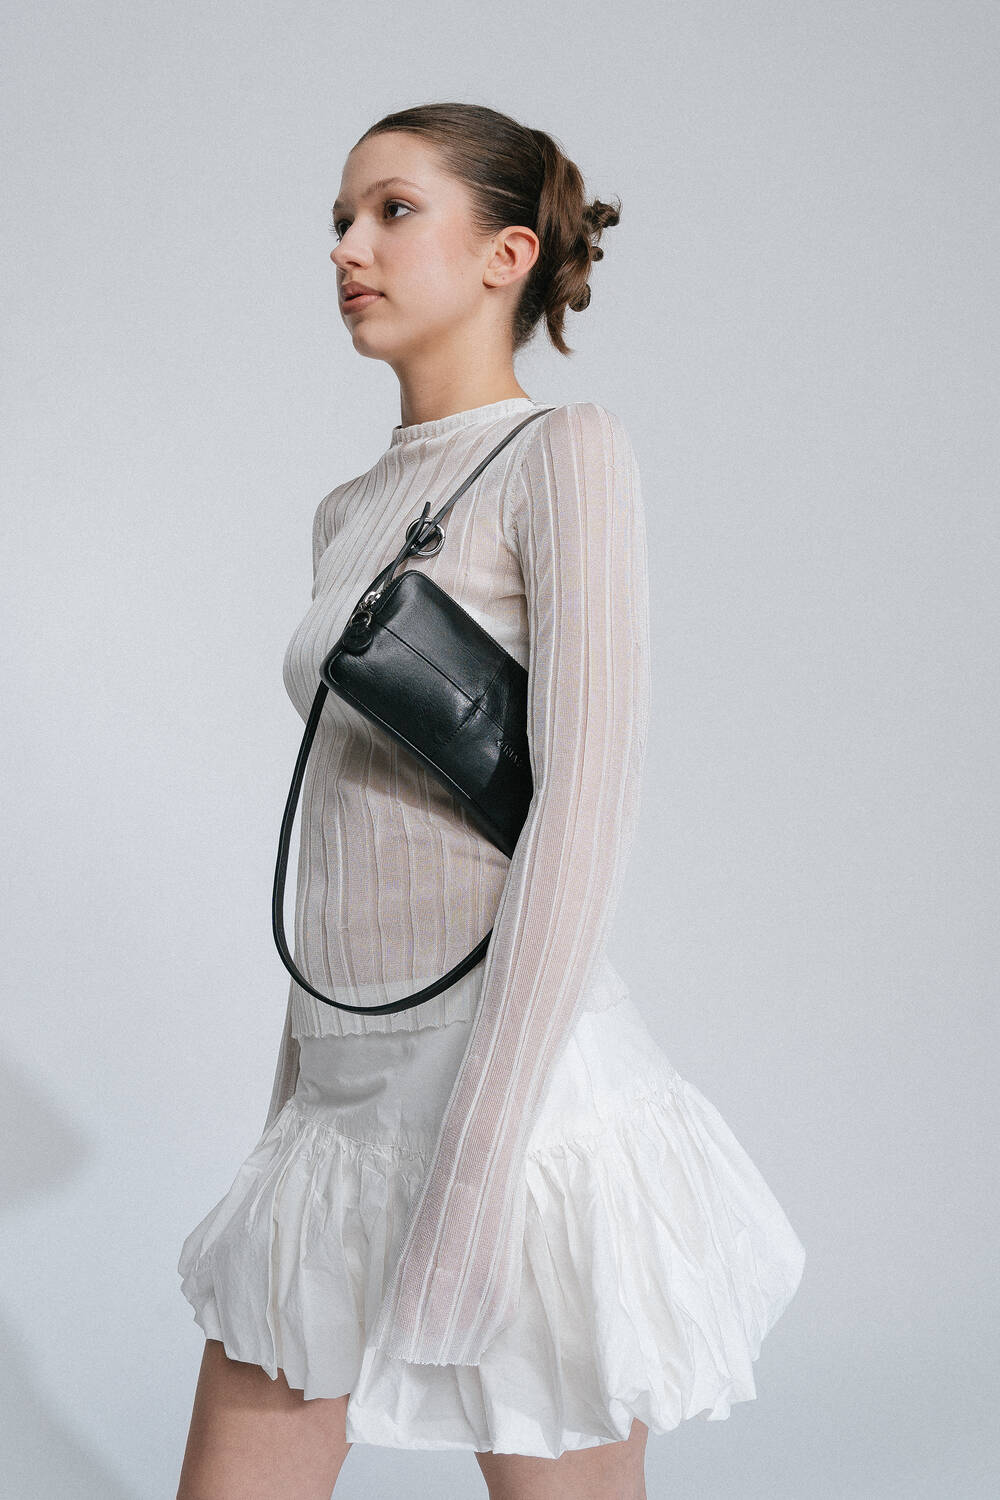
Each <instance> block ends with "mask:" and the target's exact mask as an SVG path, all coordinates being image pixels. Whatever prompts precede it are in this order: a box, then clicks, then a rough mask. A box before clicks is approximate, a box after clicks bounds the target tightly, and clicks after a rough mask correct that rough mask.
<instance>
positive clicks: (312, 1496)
mask: <svg viewBox="0 0 1000 1500" xmlns="http://www.w3.org/2000/svg"><path fill="white" fill-rule="evenodd" d="M349 1399H350V1398H349V1397H348V1396H337V1397H332V1398H330V1399H329V1400H327V1399H325V1398H322V1397H320V1398H319V1399H316V1400H312V1401H306V1400H305V1399H304V1398H303V1395H302V1392H301V1391H293V1390H291V1389H290V1388H289V1385H288V1382H287V1381H286V1379H285V1376H284V1373H283V1371H281V1370H279V1371H278V1378H277V1380H272V1379H271V1377H270V1376H269V1375H268V1373H267V1371H266V1370H262V1369H261V1367H260V1366H259V1365H250V1364H243V1363H242V1362H241V1361H238V1360H235V1359H230V1358H229V1356H228V1354H227V1353H226V1351H225V1349H224V1348H223V1346H222V1344H221V1342H220V1341H219V1340H218V1339H206V1340H205V1352H204V1354H203V1356H202V1361H201V1371H200V1373H199V1376H198V1385H197V1388H196V1390H195V1396H194V1411H193V1413H192V1416H191V1428H190V1431H189V1433H188V1440H187V1448H186V1450H185V1453H184V1463H183V1465H182V1467H181V1477H180V1480H179V1484H178V1489H177V1500H330V1495H331V1493H332V1491H333V1486H334V1483H335V1482H336V1479H337V1475H338V1474H339V1473H340V1470H341V1468H342V1467H343V1463H344V1459H345V1458H346V1457H347V1454H348V1450H349V1449H350V1447H351V1444H350V1443H349V1442H347V1439H346V1436H345V1434H346V1413H347V1403H348V1400H349Z"/></svg>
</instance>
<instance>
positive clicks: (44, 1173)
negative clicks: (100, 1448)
mask: <svg viewBox="0 0 1000 1500" xmlns="http://www.w3.org/2000/svg"><path fill="white" fill-rule="evenodd" d="M29 1129H30V1140H29V1139H28V1138H27V1131H28V1130H29ZM89 1152H90V1148H89V1146H88V1144H87V1141H86V1138H85V1137H84V1136H83V1135H82V1134H81V1133H80V1132H79V1131H78V1130H76V1129H74V1127H73V1126H72V1125H71V1124H70V1123H68V1122H67V1120H66V1119H65V1117H64V1116H62V1115H59V1114H58V1113H56V1111H54V1110H53V1108H52V1104H51V1101H50V1099H49V1098H47V1097H46V1095H44V1094H43V1093H41V1091H39V1090H37V1089H35V1088H34V1087H33V1086H32V1084H31V1082H30V1080H29V1079H28V1078H27V1077H26V1075H24V1074H23V1073H21V1072H20V1071H17V1070H15V1069H13V1068H12V1067H11V1065H10V1061H9V1059H5V1060H4V1062H3V1064H2V1065H0V1201H2V1202H3V1204H4V1206H5V1207H6V1208H7V1209H8V1210H10V1209H12V1208H21V1207H23V1206H24V1205H25V1204H27V1203H28V1202H29V1201H30V1200H31V1199H32V1198H35V1197H48V1196H49V1195H50V1194H51V1192H52V1191H53V1189H58V1188H59V1187H60V1186H61V1185H62V1184H63V1183H65V1182H67V1181H70V1180H72V1178H73V1177H75V1176H76V1174H77V1172H78V1171H79V1170H80V1168H81V1166H82V1164H83V1163H84V1161H85V1160H86V1159H87V1156H88V1155H89ZM7 1264H8V1271H7V1275H8V1276H10V1275H16V1274H17V1263H16V1260H15V1259H14V1258H13V1257H11V1256H8V1262H7ZM0 1348H2V1349H3V1359H2V1360H0V1412H2V1414H3V1415H2V1417H0V1423H2V1426H3V1434H4V1464H3V1493H4V1494H5V1495H10V1496H12V1497H13V1496H24V1497H27V1496H29V1495H42V1494H45V1495H72V1496H74V1500H129V1493H128V1491H127V1490H126V1489H125V1487H124V1486H123V1485H122V1483H121V1481H120V1480H119V1479H118V1478H117V1477H116V1476H115V1475H114V1474H112V1473H110V1472H109V1471H108V1469H107V1468H106V1466H105V1465H104V1463H103V1462H102V1460H101V1459H100V1457H98V1455H96V1454H95V1453H94V1452H92V1451H91V1449H90V1448H88V1447H87V1445H86V1443H85V1441H84V1440H83V1439H82V1438H81V1436H80V1434H79V1433H77V1432H74V1431H73V1429H72V1428H71V1427H69V1426H68V1425H67V1424H66V1423H65V1421H64V1420H63V1419H62V1417H61V1416H60V1414H59V1413H58V1412H57V1411H55V1410H54V1409H53V1407H52V1405H51V1402H50V1401H49V1400H48V1398H47V1397H46V1396H45V1394H44V1393H43V1392H42V1390H41V1389H40V1387H39V1385H38V1383H37V1381H36V1379H35V1375H34V1372H33V1370H32V1355H31V1347H30V1343H29V1340H28V1339H27V1338H26V1337H25V1336H24V1335H23V1334H22V1332H21V1330H20V1329H19V1328H16V1327H14V1325H13V1324H11V1323H10V1322H9V1321H8V1319H7V1318H6V1317H5V1316H4V1315H3V1314H2V1313H0Z"/></svg>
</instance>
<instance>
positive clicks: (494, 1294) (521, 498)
mask: <svg viewBox="0 0 1000 1500" xmlns="http://www.w3.org/2000/svg"><path fill="white" fill-rule="evenodd" d="M534 426H535V428H536V429H537V431H535V432H532V431H531V430H530V429H529V436H528V440H527V441H526V442H525V445H524V454H523V457H522V459H521V461H520V465H519V467H518V469H517V470H516V472H515V473H514V474H513V475H512V478H511V482H510V485H509V487H508V492H507V495H506V496H505V503H506V507H507V513H508V525H509V526H510V527H511V528H512V532H513V535H514V536H515V537H516V543H517V550H518V555H519V557H520V560H521V568H522V573H523V577H524V593H525V600H526V607H527V616H528V633H529V648H530V656H529V664H528V739H529V745H530V757H531V770H532V777H533V782H534V791H533V796H532V799H531V803H530V806H529V809H528V815H527V820H526V822H525V824H524V827H523V829H522V831H521V835H520V838H519V839H518V843H517V845H516V847H515V849H514V853H513V856H512V859H511V862H510V866H509V870H508V872H507V879H506V883H505V885H504V888H503V893H502V896H501V899H500V904H499V907H498V910H497V914H496V919H495V922H494V928H493V936H492V939H491V941H490V945H489V948H488V950H487V954H486V958H485V961H484V964H485V967H484V974H483V988H482V991H481V995H480V1000H479V1007H478V1010H477V1013H476V1017H475V1020H474V1022H473V1025H472V1027H471V1028H470V1038H469V1044H468V1048H467V1051H466V1055H465V1057H464V1059H463V1062H462V1065H461V1067H460V1069H459V1072H458V1074H457V1077H456V1080H455V1084H454V1087H453V1089H452V1093H451V1096H450V1099H449V1101H448V1104H447V1106H446V1109H445V1112H444V1116H443V1119H442V1125H441V1130H440V1133H439V1138H438V1143H437V1147H436V1151H435V1155H434V1157H433V1159H432V1161H431V1164H430V1167H429V1169H428V1173H427V1176H426V1178H425V1180H424V1183H423V1185H422V1188H421V1192H420V1195H419V1197H418V1199H417V1200H416V1202H415V1204H414V1207H413V1212H412V1215H411V1219H410V1222H409V1225H408V1228H407V1232H406V1235H405V1237H404V1240H403V1243H402V1248H401V1252H400V1256H399V1259H398V1261H397V1264H396V1268H395V1272H394V1276H393V1280H392V1282H391V1284H390V1286H389V1289H388V1291H387V1294H386V1296H385V1298H384V1300H383V1303H382V1306H381V1308H380V1311H379V1315H378V1317H377V1319H376V1322H375V1326H374V1328H373V1330H372V1331H371V1342H372V1343H373V1344H374V1346H375V1347H379V1348H382V1349H384V1350H385V1351H386V1352H387V1353H388V1354H389V1355H391V1356H394V1357H396V1358H400V1359H405V1360H409V1361H412V1362H416V1363H421V1364H475V1363H476V1362H477V1360H478V1359H479V1357H480V1355H481V1354H482V1352H483V1350H484V1349H485V1348H486V1346H487V1345H488V1344H489V1342H490V1341H491V1340H492V1339H493V1338H494V1337H495V1335H496V1334H497V1333H498V1332H499V1331H500V1329H502V1328H503V1327H504V1326H505V1324H506V1323H507V1322H509V1321H510V1319H511V1317H512V1316H513V1315H514V1313H515V1311H516V1309H517V1298H518V1290H519V1285H520V1276H521V1269H522V1238H523V1224H524V1188H523V1168H524V1159H525V1153H526V1148H527V1143H528V1140H529V1137H530V1135H531V1131H532V1128H533V1126H534V1122H535V1120H536V1119H537V1117H538V1112H539V1110H540V1108H541V1105H542V1103H543V1101H544V1096H545V1089H546V1082H547V1079H548V1078H549V1077H550V1076H551V1074H552V1070H553V1068H554V1066H555V1064H556V1062H557V1061H558V1059H559V1058H560V1056H561V1054H562V1052H563V1050H564V1049H565V1047H566V1045H567V1043H568V1040H569V1037H570V1034H571V1032H572V1030H573V1027H574V1024H575V1022H576V1020H577V1018H578V1016H579V1014H580V1012H581V1009H582V1003H581V1002H582V1000H583V998H584V995H585V992H586V989H587V982H588V977H589V975H590V973H591V971H592V968H593V965H594V962H595V959H597V957H598V956H599V955H600V954H601V953H602V952H603V949H604V947H605V943H606V939H607V934H608V928H609V926H610V923H611V919H612V917H613V915H614V911H615V908H616V905H617V902H618V897H619V894H620V888H621V884H622V878H623V875H624V871H625V867H626V863H627V859H628V855H629V852H630V849H631V845H632V842H633V838H634V833H635V828H636V824H637V815H638V808H639V799H640V783H641V775H642V767H643V762H644V759H645V746H646V733H647V726H648V719H649V697H650V686H649V619H648V572H647V554H646V536H645V520H644V514H643V507H642V499H641V493H640V482H639V473H638V467H637V464H636V460H635V455H634V452H633V449H632V445H631V442H630V441H629V438H628V434H627V432H626V430H625V429H624V427H623V425H622V424H621V422H620V421H619V419H618V418H617V417H616V416H614V415H613V414H612V413H610V412H608V411H607V410H606V409H605V408H603V407H601V406H598V405H596V404H594V403H592V402H576V403H572V404H570V405H568V406H563V407H558V408H556V409H555V410H554V411H553V412H552V413H551V414H550V415H548V416H547V417H543V418H541V419H540V420H539V421H538V422H537V423H536V424H534Z"/></svg>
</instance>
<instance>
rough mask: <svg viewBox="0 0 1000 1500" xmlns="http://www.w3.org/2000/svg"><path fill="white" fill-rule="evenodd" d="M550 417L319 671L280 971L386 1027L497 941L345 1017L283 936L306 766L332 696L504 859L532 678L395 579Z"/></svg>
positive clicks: (276, 919) (429, 586)
mask: <svg viewBox="0 0 1000 1500" xmlns="http://www.w3.org/2000/svg"><path fill="white" fill-rule="evenodd" d="M552 410H553V408H552V407H551V406H546V407H543V408H542V410H541V411H536V412H532V413H531V415H530V416H528V417H525V419H524V420H523V421H522V422H519V423H518V424H517V426H516V427H515V428H514V430H513V431H512V432H509V433H508V434H507V436H506V437H505V438H503V439H502V440H501V441H500V442H499V443H497V445H496V447H495V448H494V449H493V450H492V452H490V453H488V454H487V456H486V457H485V458H484V459H483V460H482V462H481V463H480V464H478V465H477V466H476V468H475V469H473V471H472V473H471V474H470V475H469V476H468V478H467V479H466V480H465V481H464V482H463V483H462V484H461V485H460V486H459V488H458V489H457V490H456V491H455V493H454V494H453V495H452V496H451V498H450V499H449V500H448V501H447V502H446V503H445V504H444V505H443V506H442V507H441V509H440V510H439V511H438V513H437V515H434V516H431V515H429V514H428V512H429V511H430V501H428V502H427V503H426V505H425V506H424V509H423V512H422V514H421V515H420V516H419V517H418V518H417V519H416V520H415V521H412V522H411V523H410V525H409V526H408V527H407V528H406V541H405V543H404V545H403V546H402V547H401V548H400V551H399V552H398V554H397V555H396V557H395V558H394V559H393V561H392V562H391V563H390V564H389V565H388V567H386V568H383V570H382V572H381V573H379V574H378V576H377V577H376V578H374V579H372V582H371V583H370V584H369V585H368V587H367V589H366V590H365V592H364V593H363V594H362V596H361V598H360V599H359V600H358V602H357V604H356V605H355V606H354V609H353V610H352V612H351V616H350V619H349V620H348V622H347V625H346V626H345V628H344V631H343V633H342V635H341V637H340V639H339V640H338V641H337V644H336V645H335V646H334V647H333V648H332V650H331V651H330V652H329V653H328V654H327V656H326V657H325V658H324V660H323V663H322V665H321V667H320V683H319V687H318V688H317V690H316V696H315V698H314V699H313V704H312V708H311V709H310V712H309V717H308V719H307V721H306V727H305V733H304V734H303V736H302V744H301V745H300V747H299V754H298V759H297V760H296V762H295V771H294V773H293V775H292V784H291V788H290V790H289V793H288V800H287V802H286V803H285V814H284V818H283V819H282V824H281V833H280V835H279V839H278V860H277V865H276V868H275V872H274V891H273V896H272V901H271V925H272V929H273V932H274V941H275V944H276V946H277V949H278V952H279V954H280V955H281V961H282V963H283V964H284V965H285V968H286V969H287V970H288V972H289V973H290V974H291V975H292V976H293V978H294V979H296V980H297V981H298V983H299V984H300V985H301V986H302V988H303V989H304V990H307V991H308V993H309V994H310V995H314V996H315V997H316V999H317V1000H322V1001H323V1002H324V1004H326V1005H334V1006H336V1007H337V1009H338V1010H348V1011H354V1012H360V1013H361V1014H364V1015H387V1014H389V1013H390V1012H392V1011H397V1010H408V1009H410V1008H411V1007H412V1006H415V1005H420V1004H421V1003H422V1002H423V1001H424V1000H430V999H432V998H433V997H434V996H435V995H439V994H440V993H441V991H442V990H446V989H448V988H449V987H450V986H451V985H453V984H455V983H457V981H458V980H459V979H461V978H462V976H463V974H467V973H468V972H469V970H470V969H472V968H474V966H475V965H476V964H477V963H479V961H480V960H481V959H482V958H484V957H485V954H486V949H487V947H488V946H489V941H490V938H491V937H492V935H493V929H492V928H490V931H489V932H488V933H487V934H486V936H485V937H484V938H483V939H482V940H481V941H480V942H479V943H477V944H476V946H475V948H473V949H472V951H471V953H468V954H466V956H465V958H463V959H462V960H461V962H460V963H457V964H456V965H455V967H454V968H452V969H449V970H448V972H447V974H444V975H442V977H441V978H440V979H436V980H434V982H433V983H432V984H429V985H426V986H425V988H424V989H422V990H417V991H416V992H415V993H414V994H412V995H404V996H403V998H402V999H400V1000H393V1001H391V1002H389V1003H388V1004H385V1005H346V1004H345V1003H344V1002H343V1001H340V1000H333V999H331V997H330V996H329V995H324V994H322V993H321V991H319V990H317V989H316V988H314V986H313V985H311V984H310V983H309V981H308V979H306V977H305V975H304V974H302V973H301V972H300V971H299V969H298V968H297V967H296V964H295V960H294V959H293V958H292V955H291V953H290V952H289V950H288V943H287V941H286V939H285V930H284V895H285V871H286V867H287V864H288V848H289V843H290V840H291V833H292V824H293V821H294V818H295V809H296V807H297V805H298V800H299V793H300V791H301V788H302V779H303V777H304V775H305V769H306V761H307V760H308V758H309V751H310V749H311V747H312V743H313V739H314V737H315V734H316V729H317V726H318V724H319V718H320V714H321V712H322V709H323V704H324V702H325V700H326V695H327V693H328V692H330V691H331V690H332V691H333V692H335V693H336V694H337V695H338V696H339V697H341V698H342V699H343V700H344V701H345V702H346V703H349V704H351V706H352V707H353V708H355V709H357V710H358V712H359V713H361V714H363V715H364V716H365V718H366V719H368V720H369V721H370V722H371V723H373V724H377V725H378V726H379V727H380V728H381V729H382V730H384V731H385V733H386V734H388V735H391V736H392V738H393V739H394V740H396V741H397V743H399V744H400V745H402V746H403V747H404V748H405V749H406V750H408V751H409V753H410V754H411V755H413V756H415V757H416V759H417V760H419V761H420V762H421V763H422V764H423V765H424V766H426V768H427V769H428V771H430V772H431V773H432V775H434V776H435V777H436V778H437V780H438V781H440V782H441V783H442V784H443V785H444V786H445V787H447V788H448V790H449V791H450V792H451V793H452V795H453V796H454V797H455V798H456V800H457V801H458V802H459V804H460V805H461V806H462V807H464V808H465V810H466V811H467V812H468V814H469V816H470V818H471V819H472V820H473V822H474V823H475V824H476V826H477V827H478V828H479V829H480V830H481V831H482V832H483V833H484V834H485V835H486V837H487V838H488V839H490V841H491V842H492V843H494V844H495V845H496V846H497V848H499V849H502V850H503V852H504V854H506V855H507V857H508V859H509V858H510V857H511V855H512V854H513V852H514V846H515V845H516V843H517V840H518V836H519V835H520V832H521V829H522V828H523V826H524V821H525V819H526V817H527V815H528V807H529V804H530V802H531V796H532V791H533V786H532V778H531V765H530V762H529V758H528V732H527V716H528V673H527V671H526V670H525V668H524V667H522V666H521V664H520V662H518V661H516V660H515V658H514V657H513V656H511V655H510V653H509V652H508V651H505V650H504V648H503V647H502V646H501V645H500V644H499V642H497V641H495V640H494V638H493V637H492V636H491V635H490V634H489V632H488V631H485V630H483V628H482V626H481V625H479V624H478V623H477V622H476V621H475V620H474V619H473V618H472V616H471V615H470V614H468V613H467V612H466V611H465V610H464V609H463V608H462V606H461V605H460V604H458V603H457V602H456V600H454V599H453V598H452V597H451V595H450V594H448V593H446V592H445V590H444V589H442V588H439V587H438V585H437V584H436V583H434V581H433V580H432V579H430V578H428V576H427V574H426V573H420V572H417V571H415V570H413V569H410V570H408V571H404V572H403V573H401V574H400V575H399V577H398V578H394V577H393V574H394V573H395V572H396V569H397V568H398V567H399V566H400V565H401V564H402V563H403V562H404V561H405V560H406V558H408V557H432V556H434V554H435V553H437V552H440V550H441V548H442V547H443V546H444V539H445V537H444V532H443V531H442V529H441V525H440V523H441V521H442V520H443V519H444V517H445V516H446V515H447V514H448V512H449V511H450V510H451V507H452V506H453V505H454V504H455V502H456V500H458V499H459V498H460V497H461V496H462V495H464V494H465V492H466V490H467V489H468V488H469V486H470V485H471V484H472V483H474V481H475V480H476V479H478V478H479V475H480V474H481V473H482V472H483V470H484V469H485V468H486V466H487V464H488V463H490V462H491V461H492V460H493V459H494V458H495V457H496V456H497V454H498V453H499V452H500V451H501V449H503V448H505V447H506V446H507V444H508V443H509V442H510V441H511V439H512V438H515V437H516V436H517V434H518V433H519V432H520V431H521V429H522V428H523V427H527V425H528V423H529V422H534V421H536V420H537V419H538V418H539V417H542V416H544V415H545V414H546V412H549V411H552Z"/></svg>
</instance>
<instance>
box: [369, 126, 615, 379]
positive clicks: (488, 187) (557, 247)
mask: <svg viewBox="0 0 1000 1500" xmlns="http://www.w3.org/2000/svg"><path fill="white" fill-rule="evenodd" d="M391 130H405V131H408V132H411V133H412V134H414V135H419V136H422V137H423V139H424V140H426V141H428V142H429V143H430V144H431V145H433V146H435V147H436V148H437V151H438V153H439V155H440V158H441V162H442V165H443V166H444V168H445V170H446V171H448V172H450V173H451V174H452V176H454V177H457V178H458V179H460V180H461V181H462V182H464V183H465V185H466V187H467V188H468V189H469V192H470V195H471V199H472V224H473V229H474V232H475V233H476V235H477V236H481V237H482V238H484V239H485V238H488V237H489V236H490V235H494V234H498V233H499V232H500V230H502V229H506V228H507V227H508V226H509V225H512V224H523V225H525V226H526V227H527V228H528V229H532V230H534V232H535V234H537V236H538V243H539V249H538V259H537V260H536V261H535V264H534V265H533V266H532V268H531V270H530V271H529V272H528V274H527V276H526V277H525V278H524V283H525V284H524V289H523V291H522V293H521V296H520V299H519V301H518V303H517V306H516V308H515V312H514V321H513V335H514V349H515V350H517V349H520V348H521V347H522V346H523V345H524V344H526V343H527V342H528V340H529V339H530V338H531V336H532V334H533V333H534V331H535V328H536V326H537V324H538V323H539V321H540V320H541V319H542V317H544V318H545V324H546V327H547V329H548V332H549V337H550V339H551V340H552V342H553V344H554V345H555V347H556V348H557V349H558V350H559V353H560V354H572V352H573V351H572V349H570V348H569V347H568V345H567V344H566V343H565V341H564V339H563V336H562V329H563V316H564V313H565V311H566V308H567V307H569V308H571V309H572V311H573V312H582V311H583V309H584V308H585V307H587V306H589V304H590V286H589V285H588V280H587V278H588V277H589V275H590V268H591V265H592V264H593V262H594V261H595V260H601V259H602V258H603V256H604V251H603V250H602V249H601V248H600V246H599V245H598V243H597V242H598V240H599V239H600V237H601V233H602V231H603V230H605V229H607V228H608V227H609V226H611V225H614V224H617V223H618V220H619V214H620V212H621V201H620V200H619V201H618V202H617V204H616V205H615V206H612V205H611V204H610V203H602V202H601V200H600V199H599V198H594V199H593V200H592V201H590V202H588V201H587V197H586V193H585V190H584V185H583V178H582V176H581V175H580V171H579V169H578V168H577V166H576V165H575V163H574V162H572V161H570V159H569V157H568V156H566V155H565V154H564V153H563V151H562V148H561V147H560V146H559V145H558V144H557V142H556V141H555V140H553V138H552V136H550V135H546V134H545V131H544V130H531V129H530V128H529V127H528V126H526V125H519V124H518V122H517V121H516V120H513V119H511V117H510V116H509V115H504V114H500V113H499V112H498V111H497V110H495V109H487V108H486V107H485V106H483V105H480V104H419V105H415V106H414V107H413V108H412V109H401V110H397V111H396V112H395V113H394V114H391V115H385V116H384V117H383V118H382V119H381V120H378V121H376V123H375V124H374V125H372V126H371V127H370V128H369V129H368V130H366V131H365V133H364V135H363V136H361V137H360V139H359V140H358V141H357V142H356V144H357V145H359V146H360V144H361V142H362V141H365V140H367V139H368V138H369V136H373V135H380V134H382V133H383V132H385V131H391Z"/></svg>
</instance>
